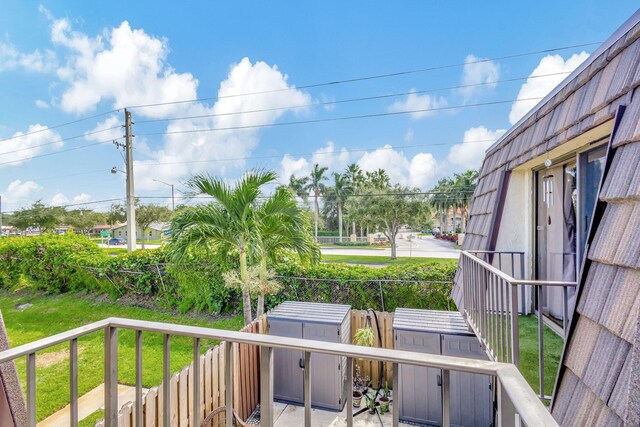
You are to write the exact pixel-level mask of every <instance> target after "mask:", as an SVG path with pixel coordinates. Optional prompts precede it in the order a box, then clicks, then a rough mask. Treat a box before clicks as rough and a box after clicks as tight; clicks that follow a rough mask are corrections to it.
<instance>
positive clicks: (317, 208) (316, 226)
mask: <svg viewBox="0 0 640 427" xmlns="http://www.w3.org/2000/svg"><path fill="white" fill-rule="evenodd" d="M313 198H314V203H315V205H316V218H315V219H316V221H315V228H316V242H317V241H318V216H319V215H320V206H318V192H317V191H314V192H313Z"/></svg>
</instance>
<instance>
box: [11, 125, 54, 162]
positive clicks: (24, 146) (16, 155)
mask: <svg viewBox="0 0 640 427" xmlns="http://www.w3.org/2000/svg"><path fill="white" fill-rule="evenodd" d="M60 139H61V137H60V134H58V133H57V132H55V131H53V130H51V129H49V128H48V127H47V126H44V125H40V124H35V125H31V126H29V128H28V129H27V131H26V132H16V133H14V134H13V135H12V139H9V140H6V141H2V142H0V163H6V162H11V163H8V164H6V165H4V166H18V165H21V164H23V163H25V162H26V161H28V160H30V159H31V158H32V157H33V156H35V155H37V154H39V153H41V152H42V151H44V150H46V149H48V148H53V149H57V148H60V147H62V146H63V145H64V143H63V142H62V141H60ZM44 144H47V145H44ZM0 167H2V166H0Z"/></svg>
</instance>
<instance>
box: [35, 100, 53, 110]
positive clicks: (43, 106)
mask: <svg viewBox="0 0 640 427" xmlns="http://www.w3.org/2000/svg"><path fill="white" fill-rule="evenodd" d="M36 107H38V108H40V109H42V110H48V109H49V108H51V106H50V105H49V103H48V102H47V101H43V100H42V99H36Z"/></svg>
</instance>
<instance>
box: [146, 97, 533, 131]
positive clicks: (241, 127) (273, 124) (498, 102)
mask: <svg viewBox="0 0 640 427" xmlns="http://www.w3.org/2000/svg"><path fill="white" fill-rule="evenodd" d="M541 99H542V97H535V98H522V99H508V100H503V101H491V102H480V103H476V104H465V105H456V106H449V107H436V108H421V109H417V110H405V111H389V112H386V113H373V114H362V115H356V116H343V117H329V118H325V119H310V120H299V121H294V122H280V123H263V124H258V125H244V126H228V127H224V128H207V129H189V130H176V131H165V132H150V133H137V134H136V135H137V136H158V135H175V134H186V133H199V132H216V131H224V130H239V129H257V128H265V127H275V126H290V125H304V124H314V123H326V122H337V121H345V120H359V119H367V118H372V117H389V116H398V115H404V114H413V113H427V112H433V111H444V110H456V109H458V108H470V107H483V106H488V105H499V104H508V103H513V102H523V101H539V100H541Z"/></svg>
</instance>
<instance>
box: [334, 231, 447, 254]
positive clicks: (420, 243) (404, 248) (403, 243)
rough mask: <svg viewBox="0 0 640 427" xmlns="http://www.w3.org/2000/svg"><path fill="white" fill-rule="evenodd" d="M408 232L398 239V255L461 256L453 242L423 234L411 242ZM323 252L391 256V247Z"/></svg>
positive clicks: (346, 248) (347, 248)
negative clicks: (407, 236)
mask: <svg viewBox="0 0 640 427" xmlns="http://www.w3.org/2000/svg"><path fill="white" fill-rule="evenodd" d="M405 236H406V234H403V238H402V239H397V241H396V242H397V244H398V256H399V257H409V256H411V257H414V258H454V259H457V258H459V257H460V251H459V250H458V249H455V248H454V244H453V243H451V242H445V241H442V240H438V239H435V238H433V237H432V236H423V237H420V238H415V239H413V240H412V241H411V243H409V241H408V240H407V239H406V237H405ZM322 253H323V254H325V255H369V256H381V257H390V256H391V249H390V248H379V249H359V248H357V247H356V248H349V247H344V248H339V247H332V248H322Z"/></svg>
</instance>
